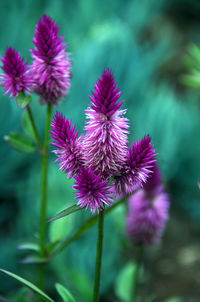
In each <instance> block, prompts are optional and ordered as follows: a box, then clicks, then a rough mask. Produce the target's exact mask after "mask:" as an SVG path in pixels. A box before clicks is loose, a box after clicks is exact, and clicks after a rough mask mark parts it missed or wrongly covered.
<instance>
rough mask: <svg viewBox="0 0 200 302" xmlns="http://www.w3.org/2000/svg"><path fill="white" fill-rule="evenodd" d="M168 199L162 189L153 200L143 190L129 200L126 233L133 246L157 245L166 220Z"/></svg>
mask: <svg viewBox="0 0 200 302" xmlns="http://www.w3.org/2000/svg"><path fill="white" fill-rule="evenodd" d="M168 210H169V197H168V195H167V194H166V193H165V192H164V189H163V190H162V191H161V192H160V193H157V194H156V195H155V196H154V197H153V198H149V197H148V196H147V194H146V192H145V191H144V190H140V191H139V192H137V193H135V194H133V195H132V196H131V198H130V199H129V214H128V218H127V232H128V235H129V237H130V239H131V240H132V242H133V243H135V244H144V245H151V244H155V243H159V241H160V238H161V236H162V233H163V230H164V227H165V224H166V222H167V220H168V216H169V214H168Z"/></svg>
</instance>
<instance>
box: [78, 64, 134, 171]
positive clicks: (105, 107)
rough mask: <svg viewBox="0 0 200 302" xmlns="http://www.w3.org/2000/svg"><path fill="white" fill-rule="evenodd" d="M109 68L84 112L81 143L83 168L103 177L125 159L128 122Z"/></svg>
mask: <svg viewBox="0 0 200 302" xmlns="http://www.w3.org/2000/svg"><path fill="white" fill-rule="evenodd" d="M116 86H117V84H116V83H115V80H114V78H113V75H112V73H111V72H110V70H109V69H107V70H105V71H104V73H103V75H102V77H101V79H100V80H98V82H97V83H96V85H95V92H92V93H93V96H90V99H91V101H92V104H91V105H90V107H89V108H88V109H87V110H86V117H87V118H88V119H89V121H88V122H87V125H86V127H85V129H86V136H85V139H84V141H83V152H84V160H85V166H86V167H90V168H92V169H93V170H95V171H96V172H97V173H101V174H102V175H104V176H105V177H108V176H111V175H113V174H114V173H116V172H117V171H118V170H119V169H120V168H121V167H122V165H123V164H124V158H126V157H127V152H128V146H127V141H128V138H127V133H128V131H127V129H128V127H129V126H128V122H127V119H126V118H125V117H124V116H123V115H124V114H125V112H126V110H120V108H121V105H122V103H123V101H121V102H119V103H117V102H118V100H119V98H120V96H121V92H120V91H119V88H118V89H117V88H116Z"/></svg>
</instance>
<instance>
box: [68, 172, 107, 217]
mask: <svg viewBox="0 0 200 302" xmlns="http://www.w3.org/2000/svg"><path fill="white" fill-rule="evenodd" d="M73 188H74V189H76V190H77V191H78V192H77V194H76V198H77V199H78V200H79V201H78V203H77V204H78V205H79V206H80V207H81V208H86V209H88V208H90V209H91V211H92V212H93V213H94V212H95V211H97V212H98V213H99V211H101V210H102V209H103V208H104V205H105V204H106V205H109V206H110V205H111V200H112V192H111V187H110V186H109V184H108V182H107V181H106V180H102V177H101V175H99V174H95V172H94V171H92V170H91V169H84V170H82V171H80V173H79V174H77V175H76V176H75V185H74V186H73Z"/></svg>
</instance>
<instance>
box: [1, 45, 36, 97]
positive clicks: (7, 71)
mask: <svg viewBox="0 0 200 302" xmlns="http://www.w3.org/2000/svg"><path fill="white" fill-rule="evenodd" d="M1 61H2V63H3V66H2V67H1V68H2V70H3V71H4V74H1V79H2V81H1V83H0V84H1V85H3V88H4V90H5V94H10V96H12V97H13V98H15V97H17V96H18V95H19V94H20V93H21V92H28V93H30V88H31V86H32V81H31V78H30V74H29V70H28V66H27V63H25V62H24V59H23V58H21V56H20V53H19V52H18V51H16V50H15V49H14V48H12V47H9V48H8V49H7V51H6V53H5V56H3V57H2V59H1Z"/></svg>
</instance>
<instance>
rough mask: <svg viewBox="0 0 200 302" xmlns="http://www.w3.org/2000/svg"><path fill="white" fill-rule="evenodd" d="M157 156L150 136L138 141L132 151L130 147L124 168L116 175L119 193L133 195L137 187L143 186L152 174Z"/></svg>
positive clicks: (116, 185)
mask: <svg viewBox="0 0 200 302" xmlns="http://www.w3.org/2000/svg"><path fill="white" fill-rule="evenodd" d="M155 156H156V153H155V150H154V149H153V144H152V143H151V138H150V136H149V135H147V136H145V137H144V138H143V139H142V140H141V141H138V142H137V141H136V142H135V143H134V144H133V148H132V149H131V148H130V147H129V150H128V155H127V157H126V160H125V163H124V166H123V167H122V169H121V171H120V173H119V174H118V175H115V187H116V191H117V193H119V194H121V193H131V192H133V191H134V190H135V188H136V187H138V186H142V185H143V184H144V183H145V182H146V181H147V178H148V177H149V175H150V174H151V173H152V168H153V164H154V162H155V161H156V160H155V159H154V157H155Z"/></svg>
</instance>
